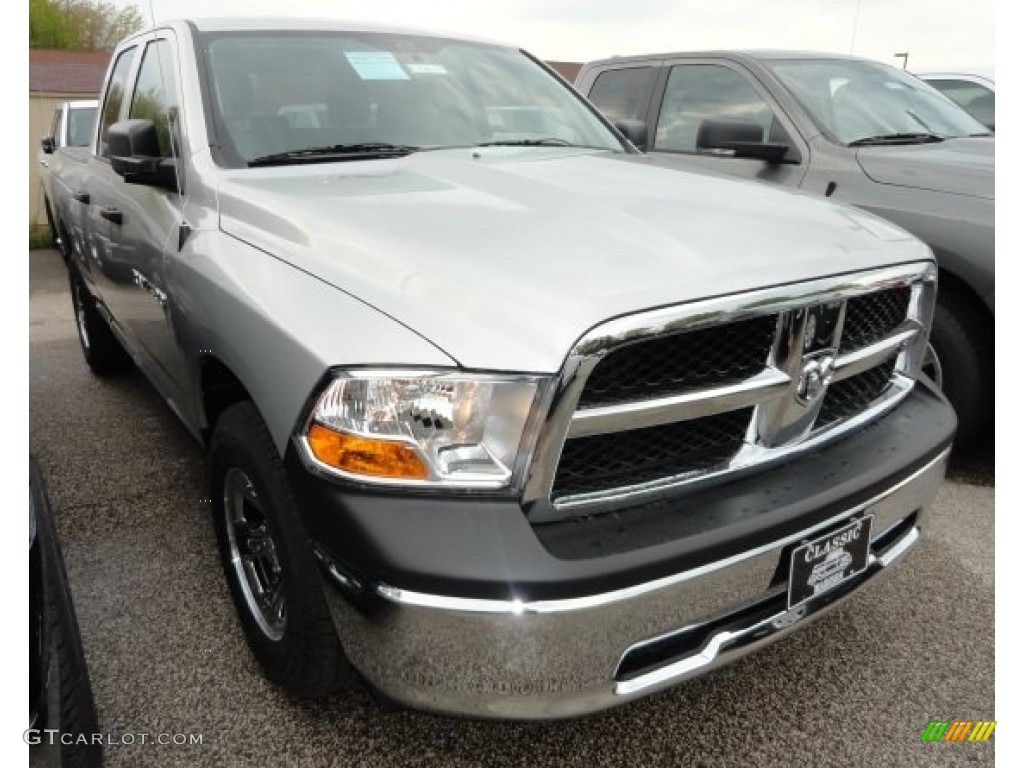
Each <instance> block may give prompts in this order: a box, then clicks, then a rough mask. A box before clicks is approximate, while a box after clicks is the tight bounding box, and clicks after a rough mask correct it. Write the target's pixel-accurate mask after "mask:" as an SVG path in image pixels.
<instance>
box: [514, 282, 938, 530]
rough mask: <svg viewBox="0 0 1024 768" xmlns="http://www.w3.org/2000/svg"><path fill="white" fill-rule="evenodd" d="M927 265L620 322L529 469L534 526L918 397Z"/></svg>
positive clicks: (781, 447) (598, 508) (585, 368)
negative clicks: (916, 385) (916, 382)
mask: <svg viewBox="0 0 1024 768" xmlns="http://www.w3.org/2000/svg"><path fill="white" fill-rule="evenodd" d="M935 280H936V270H935V267H934V265H933V264H930V263H920V264H914V265H909V266H902V267H892V268H887V269H882V270H876V271H873V272H866V273H860V274H856V275H844V276H841V277H837V278H834V279H826V280H818V281H814V282H811V283H803V284H795V285H788V286H781V287H779V288H775V289H768V290H763V291H755V292H751V293H749V294H742V295H737V296H729V297H724V298H718V299H710V300H707V301H701V302H694V303H692V304H688V305H681V306H678V307H668V308H665V309H661V310H655V311H652V312H647V313H642V314H639V315H635V316H629V317H623V318H618V319H616V320H612V321H609V322H608V323H605V324H603V325H601V326H598V327H597V328H595V329H594V330H593V331H591V332H590V333H588V334H587V335H585V336H584V337H583V338H582V339H580V341H579V342H577V344H576V346H575V348H574V349H573V351H572V353H570V355H569V358H568V359H567V361H566V365H565V369H564V370H563V372H562V376H561V382H562V383H561V385H560V387H559V389H558V392H557V393H556V394H555V396H554V401H553V405H552V408H551V411H550V414H549V416H548V421H547V423H546V425H545V427H544V430H543V432H542V435H541V439H540V442H539V444H538V447H537V451H536V452H535V455H534V458H533V463H532V465H531V467H530V469H529V471H528V474H527V480H526V487H525V490H524V494H523V500H524V503H525V506H526V508H527V510H528V513H529V516H530V518H531V520H533V521H535V522H543V521H545V520H557V519H562V518H564V517H566V516H567V515H573V514H593V513H596V512H603V511H610V510H614V509H618V508H624V507H628V506H633V505H636V504H637V503H642V502H646V501H649V500H650V499H651V498H657V497H659V496H660V497H664V496H667V495H671V493H672V492H674V489H676V488H678V487H680V486H682V485H687V484H691V483H701V482H704V481H707V480H712V479H715V478H718V477H720V476H722V475H725V474H727V473H730V472H735V471H740V470H749V469H752V468H754V467H757V466H760V465H767V464H769V463H771V462H774V461H778V460H782V459H784V458H786V457H788V456H791V455H792V454H793V453H795V452H797V451H800V450H805V449H807V448H810V447H811V446H814V445H817V444H820V443H822V442H824V441H828V440H832V439H835V438H837V437H838V436H840V435H842V434H843V433H845V432H846V431H848V430H850V429H853V428H855V427H857V426H859V425H862V424H865V423H866V422H867V421H869V420H871V419H874V418H877V417H878V415H880V414H881V413H883V412H884V411H885V410H887V409H889V408H892V407H894V406H895V405H896V403H898V402H899V400H900V399H901V398H902V397H903V396H905V395H906V394H907V393H908V392H909V391H910V389H911V388H912V386H913V383H914V380H915V378H916V376H917V373H918V370H919V367H920V362H921V359H922V356H923V354H924V348H925V344H926V330H927V329H928V328H929V327H930V325H931V316H932V310H933V306H934V296H935Z"/></svg>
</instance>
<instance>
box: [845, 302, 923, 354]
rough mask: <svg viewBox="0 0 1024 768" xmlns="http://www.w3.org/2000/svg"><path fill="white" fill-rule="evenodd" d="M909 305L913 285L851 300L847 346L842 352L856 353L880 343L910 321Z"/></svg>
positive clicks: (848, 309)
mask: <svg viewBox="0 0 1024 768" xmlns="http://www.w3.org/2000/svg"><path fill="white" fill-rule="evenodd" d="M909 306H910V287H909V286H903V287H901V288H890V289H889V290H887V291H879V292H878V293H869V294H868V295H867V296H856V297H854V298H852V299H850V300H849V301H847V302H846V321H845V322H844V324H843V343H842V344H841V345H840V347H839V351H840V352H852V351H853V350H855V349H860V348H861V347H866V346H867V345H868V344H871V343H872V342H875V341H878V339H880V338H882V337H883V336H885V335H886V334H887V333H890V332H891V331H892V330H893V329H894V328H895V327H896V326H898V325H899V324H900V323H902V322H903V321H904V320H905V319H906V318H907V308H908V307H909Z"/></svg>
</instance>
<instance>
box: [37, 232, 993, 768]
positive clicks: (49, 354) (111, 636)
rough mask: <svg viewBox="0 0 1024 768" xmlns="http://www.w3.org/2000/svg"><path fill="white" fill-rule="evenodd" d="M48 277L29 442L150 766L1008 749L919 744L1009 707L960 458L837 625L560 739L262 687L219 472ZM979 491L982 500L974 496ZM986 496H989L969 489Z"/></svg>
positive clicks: (114, 725) (980, 459)
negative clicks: (210, 495) (199, 738)
mask: <svg viewBox="0 0 1024 768" xmlns="http://www.w3.org/2000/svg"><path fill="white" fill-rule="evenodd" d="M30 261H31V317H30V323H31V426H32V434H31V444H32V450H33V452H35V453H36V454H37V455H38V457H39V459H40V462H41V464H42V468H43V470H44V472H45V474H46V476H47V478H48V483H49V491H50V495H51V498H52V501H53V505H54V508H55V511H56V515H57V522H58V528H59V532H60V535H61V537H62V541H63V546H64V553H65V558H66V560H67V570H68V575H69V578H70V582H71V587H72V591H73V593H74V597H75V601H76V604H77V609H78V616H79V621H80V624H81V629H82V635H83V638H84V642H85V650H86V655H87V658H88V662H89V667H90V672H91V675H92V682H93V688H94V691H95V695H96V699H97V704H98V708H99V719H100V726H101V728H102V729H103V731H104V732H106V733H109V734H112V735H113V738H115V739H117V738H119V737H120V735H121V734H124V733H133V734H139V733H143V732H147V733H151V734H156V733H201V734H202V735H203V743H202V745H201V746H182V747H174V746H156V745H152V744H147V745H140V744H139V743H138V741H139V740H138V739H136V744H135V745H133V746H121V745H118V746H111V747H108V748H107V764H108V765H109V766H112V767H114V768H116V767H118V766H130V767H131V768H142V767H145V766H161V768H163V767H170V766H197V765H202V766H240V765H259V766H264V765H268V766H269V765H273V766H293V765H310V766H319V765H359V766H420V765H422V766H434V765H451V766H490V765H501V766H529V767H530V768H539V767H540V766H547V765H551V766H587V768H591V767H593V766H605V765H607V766H612V765H614V766H632V765H652V766H660V765H666V766H667V765H687V766H719V765H757V766H767V765H779V766H799V765H808V766H850V765H901V766H914V765H922V766H924V765H927V766H935V765H963V764H964V763H967V762H970V763H973V764H992V763H993V760H994V751H995V741H994V740H993V741H992V742H990V743H988V744H921V743H920V742H919V741H918V739H919V737H920V734H921V732H922V730H923V729H924V727H925V725H926V724H927V723H928V721H929V720H931V719H937V718H941V719H988V718H991V717H992V715H993V708H994V692H993V676H994V650H993V649H994V641H993V622H994V567H993V543H994V542H993V538H994V526H993V516H994V505H995V502H994V488H993V487H992V483H993V481H994V478H993V472H992V464H991V456H992V454H991V451H987V452H986V451H980V452H977V451H976V452H974V453H971V454H969V455H966V456H962V457H958V459H957V465H956V466H957V470H956V472H955V473H954V474H953V476H954V477H955V478H958V479H959V481H958V482H950V483H947V484H946V486H945V487H944V488H943V489H942V491H941V494H940V496H939V499H938V501H937V503H936V505H935V507H934V512H933V518H932V520H933V526H932V533H931V536H930V537H929V538H928V539H926V541H925V542H924V543H923V544H922V545H921V546H920V547H919V548H918V549H917V551H916V552H914V553H913V554H912V555H911V557H910V559H909V560H908V562H907V563H905V564H903V565H902V566H901V567H899V568H896V569H894V570H893V573H892V574H891V575H890V576H889V578H887V579H883V580H881V581H880V582H876V583H874V584H872V585H869V586H868V587H867V588H866V589H865V591H863V592H862V593H861V595H860V596H858V597H857V598H855V599H854V600H852V601H851V602H849V603H847V604H846V606H844V607H842V608H840V609H839V610H837V611H835V612H833V613H832V614H831V615H830V616H829V617H827V618H825V619H823V620H822V621H820V622H818V623H816V624H813V625H811V626H809V627H808V628H807V629H806V630H805V631H803V632H799V633H797V634H795V635H793V636H790V637H789V638H787V639H785V640H783V641H782V642H781V643H779V644H777V645H775V646H773V647H771V648H768V649H765V650H762V651H761V652H759V653H757V654H755V655H753V656H750V657H748V658H747V659H745V660H743V661H740V662H738V663H736V664H734V665H732V666H730V667H726V668H724V669H721V670H719V671H717V672H715V673H713V674H711V675H709V676H706V677H704V678H701V679H698V680H696V681H693V682H690V683H687V684H684V685H682V686H681V687H678V688H676V689H674V690H671V691H668V692H665V693H662V694H659V695H656V696H654V697H652V698H649V699H647V700H644V701H640V702H637V703H634V704H631V705H627V706H626V707H623V708H620V709H618V710H616V711H612V712H608V713H604V714H600V715H596V716H593V717H590V718H587V719H584V720H579V721H574V722H561V723H540V724H509V723H494V722H475V721H466V720H450V719H445V718H440V717H435V716H430V715H423V714H418V713H413V712H402V711H389V710H385V709H383V708H381V707H380V706H379V705H378V704H376V703H375V702H374V701H373V700H372V699H371V698H370V697H369V696H368V694H367V693H366V692H364V691H357V692H354V693H352V694H350V695H348V696H339V697H336V698H333V699H331V700H329V701H326V702H324V703H321V704H317V705H308V704H301V703H296V702H293V701H291V700H290V699H289V698H288V697H286V696H285V695H283V694H282V693H281V692H280V691H279V690H277V689H276V688H275V687H274V686H272V685H271V684H269V683H268V682H266V681H265V680H264V679H263V678H262V677H261V675H260V673H259V671H258V669H257V667H256V664H255V662H254V661H253V659H252V658H251V656H250V655H249V653H248V650H247V648H246V646H245V644H244V639H243V637H242V632H241V630H240V628H239V626H238V624H237V623H236V620H235V615H234V609H233V607H232V605H231V604H230V598H229V596H228V592H227V588H226V585H225V583H224V579H223V576H222V572H221V570H220V565H219V561H218V558H217V554H216V548H215V543H214V536H213V531H212V526H211V525H210V522H209V520H207V519H206V517H207V513H206V512H204V510H203V507H202V505H201V503H200V501H199V500H200V499H201V498H202V497H203V496H204V495H205V494H204V491H205V478H204V464H203V455H202V452H201V450H200V449H199V447H198V446H197V445H196V444H194V443H193V442H192V440H191V438H190V437H189V436H188V434H187V433H186V431H185V429H184V428H183V427H182V426H180V424H179V423H178V422H177V421H176V419H175V417H174V416H173V415H172V414H171V412H170V410H169V409H168V408H167V407H166V406H165V405H164V404H163V402H162V401H161V400H160V398H159V397H158V396H157V395H156V393H155V392H154V390H153V389H151V388H150V387H149V385H148V384H147V383H146V382H145V381H144V380H143V378H142V377H141V375H139V374H129V375H126V376H124V377H121V378H118V379H114V380H110V381H100V380H97V379H95V378H93V377H92V376H91V375H90V374H89V371H88V369H87V368H86V366H85V363H84V362H83V360H82V358H81V354H80V352H79V349H78V342H77V339H76V337H75V335H74V326H73V322H72V317H71V312H70V300H69V298H68V293H67V283H66V277H65V274H64V268H63V265H62V264H61V262H60V260H59V258H58V257H57V256H56V254H54V253H53V252H48V251H36V252H33V253H32V254H31V256H30ZM964 481H967V482H964ZM978 482H980V483H982V484H980V485H979V484H969V483H978Z"/></svg>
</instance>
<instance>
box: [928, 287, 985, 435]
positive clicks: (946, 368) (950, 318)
mask: <svg viewBox="0 0 1024 768" xmlns="http://www.w3.org/2000/svg"><path fill="white" fill-rule="evenodd" d="M931 347H932V351H933V352H934V354H935V357H936V358H937V362H938V368H939V370H941V371H942V382H941V383H942V391H943V393H944V394H945V395H946V397H948V398H949V401H950V403H952V405H953V410H955V411H956V415H957V420H958V422H959V426H958V428H957V437H956V440H957V443H959V444H961V445H963V444H966V443H970V442H972V441H974V440H976V439H977V438H979V437H981V436H982V435H983V434H985V431H986V428H988V427H989V426H990V425H991V424H992V421H993V418H994V415H995V409H994V402H993V401H994V391H993V390H994V381H995V371H994V365H993V362H994V352H993V329H992V325H991V323H990V322H986V319H985V318H984V317H982V316H981V315H980V314H979V313H978V311H977V310H976V309H975V307H974V306H973V304H971V303H970V302H969V301H967V300H965V299H964V298H963V297H962V296H961V295H960V294H958V293H956V292H954V291H946V292H943V291H942V289H940V290H939V300H938V303H937V304H936V305H935V317H934V320H933V322H932V334H931Z"/></svg>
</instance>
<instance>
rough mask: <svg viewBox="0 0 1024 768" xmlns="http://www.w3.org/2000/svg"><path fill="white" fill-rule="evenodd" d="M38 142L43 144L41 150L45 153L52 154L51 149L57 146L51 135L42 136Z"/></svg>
mask: <svg viewBox="0 0 1024 768" xmlns="http://www.w3.org/2000/svg"><path fill="white" fill-rule="evenodd" d="M40 144H42V146H43V152H44V153H45V154H47V155H52V154H53V150H55V149H56V148H57V144H56V142H55V141H54V140H53V136H43V140H42V141H41V142H40Z"/></svg>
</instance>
